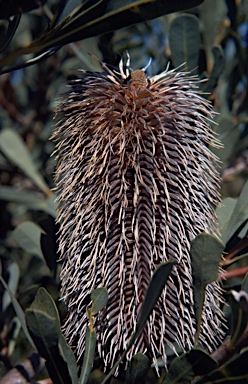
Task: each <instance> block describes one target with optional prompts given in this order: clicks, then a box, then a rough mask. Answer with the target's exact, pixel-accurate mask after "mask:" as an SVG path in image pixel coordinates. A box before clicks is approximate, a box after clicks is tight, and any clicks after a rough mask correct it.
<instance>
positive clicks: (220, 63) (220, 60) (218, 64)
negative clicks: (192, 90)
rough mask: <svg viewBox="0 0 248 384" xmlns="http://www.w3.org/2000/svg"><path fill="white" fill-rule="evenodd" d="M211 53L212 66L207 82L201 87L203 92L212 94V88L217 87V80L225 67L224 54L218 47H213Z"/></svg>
mask: <svg viewBox="0 0 248 384" xmlns="http://www.w3.org/2000/svg"><path fill="white" fill-rule="evenodd" d="M212 53H213V57H214V66H213V69H212V71H211V74H210V77H209V79H208V82H207V83H205V85H204V86H203V87H202V90H203V92H207V93H212V92H213V90H214V88H215V87H216V85H217V82H218V79H219V77H220V75H221V73H222V72H223V70H224V67H225V59H224V52H223V49H222V48H221V47H220V46H215V47H213V48H212Z"/></svg>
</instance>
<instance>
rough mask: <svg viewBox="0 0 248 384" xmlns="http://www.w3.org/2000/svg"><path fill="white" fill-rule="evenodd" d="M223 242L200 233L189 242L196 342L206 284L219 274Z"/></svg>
mask: <svg viewBox="0 0 248 384" xmlns="http://www.w3.org/2000/svg"><path fill="white" fill-rule="evenodd" d="M224 248H225V246H224V244H223V243H222V242H221V241H220V240H218V239H217V238H216V237H214V236H212V235H209V234H206V233H202V234H200V235H198V236H197V237H196V238H195V239H194V240H193V241H192V242H191V251H190V253H191V262H192V264H191V265H192V275H193V295H194V305H195V314H196V328H197V332H196V343H197V342H198V339H199V335H200V326H201V317H202V308H203V305H204V300H205V289H206V286H207V285H208V284H209V283H211V282H212V281H215V280H216V279H217V278H218V274H219V269H218V267H219V263H220V259H221V254H222V252H223V251H224Z"/></svg>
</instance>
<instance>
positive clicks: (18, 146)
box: [0, 128, 51, 196]
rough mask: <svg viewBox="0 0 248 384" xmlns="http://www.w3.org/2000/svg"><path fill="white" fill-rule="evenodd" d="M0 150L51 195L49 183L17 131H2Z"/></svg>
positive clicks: (42, 189)
mask: <svg viewBox="0 0 248 384" xmlns="http://www.w3.org/2000/svg"><path fill="white" fill-rule="evenodd" d="M0 150H1V151H2V152H3V153H4V155H5V156H6V157H7V158H8V159H9V160H10V161H12V162H13V163H14V164H15V165H17V166H18V167H19V168H20V169H21V170H22V171H23V172H24V173H25V174H26V175H27V176H28V177H29V178H30V179H31V180H32V181H33V182H34V183H35V184H36V186H37V187H38V188H40V190H41V191H43V192H44V193H45V194H46V195H47V196H50V195H51V191H50V189H49V187H48V185H47V184H46V182H45V181H44V179H43V177H42V176H41V174H40V172H39V170H38V169H37V168H36V166H35V164H34V162H33V160H32V157H31V156H30V154H29V152H28V150H27V147H26V145H25V143H24V141H23V140H22V138H21V137H20V135H19V134H18V133H17V132H15V131H14V130H12V129H8V128H6V129H4V130H3V131H2V132H1V133H0Z"/></svg>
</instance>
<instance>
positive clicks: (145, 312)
mask: <svg viewBox="0 0 248 384" xmlns="http://www.w3.org/2000/svg"><path fill="white" fill-rule="evenodd" d="M173 265H174V261H168V262H167V263H162V264H160V265H159V266H158V267H157V268H156V269H155V271H154V273H153V275H152V278H151V281H150V283H149V285H148V288H147V291H146V295H145V298H144V301H143V304H142V307H141V311H140V315H139V318H138V321H137V328H136V331H135V338H137V337H138V336H139V334H140V333H141V331H142V329H143V327H144V325H145V323H146V321H147V319H148V317H149V316H150V314H151V312H152V310H153V308H154V307H155V305H156V304H157V301H158V298H159V296H160V295H161V293H162V290H163V288H164V287H165V284H166V282H167V279H168V277H169V275H170V273H171V270H172V267H173Z"/></svg>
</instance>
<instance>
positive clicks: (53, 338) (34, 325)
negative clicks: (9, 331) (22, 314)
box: [26, 288, 77, 384]
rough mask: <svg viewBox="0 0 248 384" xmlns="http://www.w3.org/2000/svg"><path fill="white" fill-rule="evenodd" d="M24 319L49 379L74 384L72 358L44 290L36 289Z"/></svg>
mask: <svg viewBox="0 0 248 384" xmlns="http://www.w3.org/2000/svg"><path fill="white" fill-rule="evenodd" d="M26 319H27V325H28V328H29V330H30V333H31V335H32V337H33V339H34V341H35V344H36V346H37V349H38V351H39V353H40V354H41V356H42V357H44V358H45V359H46V360H47V363H46V364H47V369H48V371H49V373H50V375H51V378H52V379H53V380H56V381H55V382H56V383H57V382H58V383H60V382H61V383H66V384H67V382H68V383H70V382H71V383H72V384H77V364H76V361H75V357H74V354H73V352H72V350H71V349H70V347H69V346H68V345H67V343H66V341H65V339H64V336H63V334H62V332H61V328H60V321H59V315H58V311H57V308H56V305H55V303H54V301H53V299H52V298H51V296H50V295H49V294H48V292H47V291H46V290H45V289H44V288H39V289H38V291H37V294H36V297H35V300H34V301H33V303H32V305H31V307H30V308H29V309H28V310H27V311H26ZM52 376H54V377H52ZM59 380H62V381H59ZM63 380H64V381H63Z"/></svg>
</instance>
